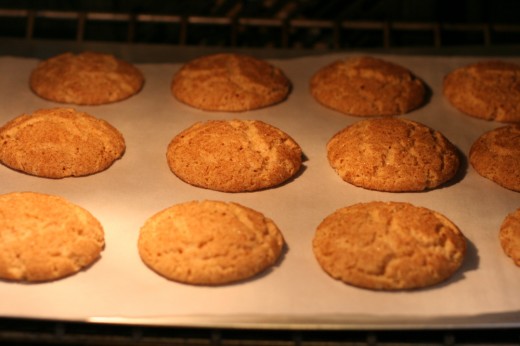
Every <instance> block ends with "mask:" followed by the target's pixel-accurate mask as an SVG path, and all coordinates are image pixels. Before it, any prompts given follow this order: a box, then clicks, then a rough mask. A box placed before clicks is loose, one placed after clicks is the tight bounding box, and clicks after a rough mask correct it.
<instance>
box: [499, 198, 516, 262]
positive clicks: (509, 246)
mask: <svg viewBox="0 0 520 346" xmlns="http://www.w3.org/2000/svg"><path fill="white" fill-rule="evenodd" d="M499 239H500V245H501V246H502V249H503V250H504V253H505V254H506V255H507V256H508V257H511V259H512V260H513V262H514V263H515V264H516V265H517V266H519V267H520V208H519V209H517V210H515V211H514V212H512V213H510V214H509V215H507V216H506V218H505V219H504V221H503V222H502V225H501V226H500V232H499Z"/></svg>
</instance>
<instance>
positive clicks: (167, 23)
mask: <svg viewBox="0 0 520 346" xmlns="http://www.w3.org/2000/svg"><path fill="white" fill-rule="evenodd" d="M501 2H502V3H504V2H505V3H511V1H509V2H508V1H496V2H493V3H494V4H495V5H494V6H492V8H493V9H494V8H498V7H500V8H502V10H504V11H503V12H502V13H508V12H509V8H510V9H511V10H514V9H516V7H514V4H513V5H509V8H508V6H504V4H501ZM46 3H49V1H47V2H45V1H44V2H33V3H31V4H32V6H28V7H25V8H21V7H18V6H20V5H19V2H15V5H11V6H4V7H3V8H2V7H1V5H0V36H3V37H18V38H20V37H22V38H26V39H28V40H34V39H42V38H43V39H49V38H50V39H62V40H76V41H79V42H82V41H100V40H101V41H115V42H126V43H142V42H146V43H159V44H175V45H211V46H228V47H238V46H240V47H242V46H253V47H271V48H312V49H341V48H349V47H382V48H390V47H403V46H405V47H414V46H428V47H434V48H439V47H444V46H453V45H462V46H468V45H477V46H483V47H490V46H494V45H513V46H520V23H519V22H518V20H517V19H516V18H512V19H510V18H509V17H508V16H506V17H504V16H503V15H502V16H497V15H495V16H492V15H490V14H489V13H494V12H496V10H495V11H492V10H490V9H489V8H490V7H491V5H490V2H488V1H474V2H471V4H467V5H465V6H467V7H463V6H461V5H463V4H464V3H465V2H460V3H459V4H458V6H457V3H453V4H452V7H451V8H449V11H450V13H451V12H455V14H456V13H462V14H464V16H462V17H460V16H459V17H455V18H452V17H450V16H447V15H446V14H443V15H440V14H439V13H443V12H444V10H445V9H448V8H447V4H446V1H421V2H420V4H419V6H418V4H417V2H412V1H403V0H401V1H396V0H393V1H388V0H386V1H382V0H379V1H369V0H365V1H360V0H354V1H352V0H350V1H347V0H344V1H339V0H333V1H332V0H331V1H327V2H323V1H316V0H278V1H277V0H264V1H260V0H244V1H240V0H234V1H229V0H228V1H225V0H220V1H200V0H199V1H193V2H192V5H191V6H186V5H185V6H181V5H177V6H165V5H162V6H159V5H158V2H155V7H153V6H152V5H149V6H148V7H143V6H136V5H135V1H130V2H128V3H126V5H125V6H123V5H121V4H120V6H119V7H117V8H116V9H114V8H113V7H110V8H109V7H108V6H99V5H98V6H93V5H90V6H86V5H83V6H79V5H77V6H75V8H71V6H70V5H69V6H63V5H62V6H61V7H60V6H57V5H55V4H54V5H53V6H51V5H50V4H47V5H46ZM50 3H52V1H51V2H50ZM82 3H83V2H80V4H82ZM92 3H95V1H92ZM107 3H108V2H107ZM115 3H122V2H115ZM151 3H154V2H153V1H152V2H151ZM164 3H170V2H164ZM171 3H174V4H175V3H181V4H182V3H184V2H171ZM482 3H486V4H487V6H484V5H482ZM513 3H514V1H513ZM16 4H18V5H16ZM132 4H134V5H132ZM478 4H480V5H479V6H476V7H477V8H478V9H480V10H479V11H478V12H479V13H480V14H479V15H476V16H475V15H474V16H473V17H471V16H469V15H468V14H467V13H470V12H468V11H469V9H470V8H474V7H475V5H478ZM196 5H198V6H196ZM406 6H411V7H412V8H411V10H409V12H411V13H404V14H403V12H405V11H404V10H403V8H406ZM512 6H513V7H512ZM457 7H458V8H459V9H458V11H457V10H456V9H457ZM419 9H422V10H420V11H419ZM473 12H475V9H473Z"/></svg>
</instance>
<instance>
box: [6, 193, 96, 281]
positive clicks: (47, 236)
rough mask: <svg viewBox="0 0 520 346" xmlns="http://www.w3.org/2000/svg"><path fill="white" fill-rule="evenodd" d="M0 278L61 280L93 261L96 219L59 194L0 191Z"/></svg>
mask: <svg viewBox="0 0 520 346" xmlns="http://www.w3.org/2000/svg"><path fill="white" fill-rule="evenodd" d="M0 230H1V231H0V278H2V279H6V280H12V281H28V282H37V281H50V280H56V279H60V278H63V277H66V276H69V275H72V274H74V273H77V272H79V271H80V270H82V269H84V268H86V267H88V266H90V265H91V264H93V263H94V262H95V261H96V260H97V259H98V258H99V257H100V254H101V251H102V250H103V248H104V244H105V241H104V232H103V228H102V226H101V224H100V223H99V221H98V220H97V219H96V218H95V217H94V216H92V215H91V214H90V213H89V212H88V211H86V210H85V209H83V208H81V207H79V206H77V205H75V204H72V203H70V202H69V201H67V200H65V199H64V198H62V197H58V196H52V195H46V194H40V193H35V192H17V193H8V194H4V195H0Z"/></svg>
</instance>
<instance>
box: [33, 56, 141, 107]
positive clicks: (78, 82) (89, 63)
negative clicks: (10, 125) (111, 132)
mask: <svg viewBox="0 0 520 346" xmlns="http://www.w3.org/2000/svg"><path fill="white" fill-rule="evenodd" d="M143 84H144V76H143V74H142V73H141V71H140V70H139V69H137V68H136V67H135V66H134V65H132V64H130V63H128V62H126V61H123V60H121V59H118V58H116V57H114V56H113V55H110V54H103V53H97V52H84V53H80V54H73V53H64V54H60V55H58V56H54V57H52V58H49V59H47V60H44V61H42V62H40V63H39V64H38V66H37V67H36V68H35V69H34V70H33V71H32V73H31V76H30V80H29V85H30V87H31V89H32V90H33V92H34V93H35V94H36V95H38V96H40V97H42V98H44V99H46V100H49V101H54V102H60V103H69V104H77V105H102V104H107V103H112V102H117V101H121V100H124V99H127V98H129V97H130V96H133V95H135V94H137V93H138V92H139V91H140V90H141V88H142V86H143Z"/></svg>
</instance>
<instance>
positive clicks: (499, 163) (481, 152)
mask: <svg viewBox="0 0 520 346" xmlns="http://www.w3.org/2000/svg"><path fill="white" fill-rule="evenodd" d="M469 162H470V163H471V165H472V166H473V168H474V169H475V171H477V173H478V174H480V175H481V176H483V177H484V178H487V179H489V180H491V181H493V182H495V183H497V184H498V185H500V186H502V187H505V188H506V189H509V190H512V191H517V192H520V125H508V126H502V127H499V128H496V129H493V130H490V131H488V132H485V133H484V134H482V135H481V136H480V137H479V138H477V140H476V141H475V142H474V143H473V145H472V146H471V148H470V151H469Z"/></svg>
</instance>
